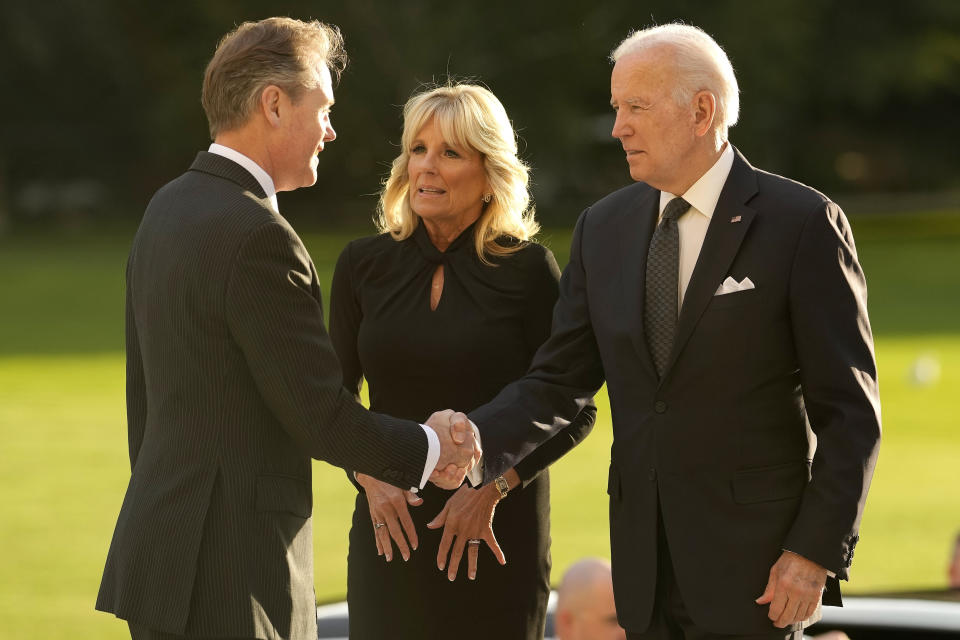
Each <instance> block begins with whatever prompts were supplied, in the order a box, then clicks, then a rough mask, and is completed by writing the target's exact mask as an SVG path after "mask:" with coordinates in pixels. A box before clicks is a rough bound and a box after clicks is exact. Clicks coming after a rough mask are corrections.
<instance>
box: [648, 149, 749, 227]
mask: <svg viewBox="0 0 960 640" xmlns="http://www.w3.org/2000/svg"><path fill="white" fill-rule="evenodd" d="M724 144H725V145H726V146H725V147H724V149H723V151H722V152H721V153H720V157H719V158H717V161H716V162H714V163H713V166H712V167H710V169H708V170H707V172H706V173H705V174H703V175H702V176H700V179H699V180H697V181H696V182H694V183H693V186H692V187H690V188H689V189H687V192H686V193H684V194H683V195H682V196H681V197H682V198H683V199H684V200H686V201H687V202H689V203H690V207H691V208H692V209H696V210H697V211H699V212H700V213H702V214H703V215H705V216H707V218H712V217H713V211H714V209H716V208H717V200H719V199H720V192H721V191H723V185H724V184H726V182H727V177H728V176H729V175H730V169H731V168H732V167H733V145H732V144H730V143H729V142H725V143H724ZM676 197H677V196H676V195H674V194H672V193H668V192H666V191H661V192H660V213H663V209H664V207H666V206H667V203H668V202H670V201H671V200H673V199H674V198H676Z"/></svg>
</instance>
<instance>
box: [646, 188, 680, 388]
mask: <svg viewBox="0 0 960 640" xmlns="http://www.w3.org/2000/svg"><path fill="white" fill-rule="evenodd" d="M689 209H690V203H689V202H687V201H686V200H684V199H683V198H674V199H673V200H671V201H670V202H668V203H667V206H666V208H664V210H663V216H662V219H661V221H660V225H659V226H658V227H657V229H656V231H654V232H653V238H651V240H650V251H649V252H648V253H647V278H646V287H647V288H646V301H645V304H644V307H643V319H644V325H645V326H646V329H647V344H648V345H649V346H650V353H651V355H653V363H654V365H656V367H657V375H659V376H660V377H663V370H664V368H665V367H666V366H667V358H669V357H670V350H671V349H672V348H673V338H674V335H675V334H676V332H677V316H678V315H679V311H678V309H677V300H678V298H679V297H680V285H679V278H680V275H679V274H680V231H679V229H678V228H677V220H678V219H679V218H680V216H682V215H683V214H685V213H686V212H687V211H688V210H689Z"/></svg>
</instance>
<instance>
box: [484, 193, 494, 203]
mask: <svg viewBox="0 0 960 640" xmlns="http://www.w3.org/2000/svg"><path fill="white" fill-rule="evenodd" d="M491 200H493V194H492V193H485V194H483V201H484V202H485V203H489V202H490V201H491Z"/></svg>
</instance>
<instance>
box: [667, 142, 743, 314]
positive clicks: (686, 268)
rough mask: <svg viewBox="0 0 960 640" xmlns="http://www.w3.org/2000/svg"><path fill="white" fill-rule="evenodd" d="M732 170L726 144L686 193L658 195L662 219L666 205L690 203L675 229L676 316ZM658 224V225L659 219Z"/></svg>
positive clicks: (728, 147) (729, 147)
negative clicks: (677, 252)
mask: <svg viewBox="0 0 960 640" xmlns="http://www.w3.org/2000/svg"><path fill="white" fill-rule="evenodd" d="M731 167H733V146H732V145H731V144H730V143H729V142H727V143H725V146H724V149H723V151H722V152H721V153H720V157H719V158H717V161H716V162H715V163H714V164H713V166H712V167H710V169H708V170H707V172H706V173H705V174H703V175H702V176H700V179H699V180H697V181H696V182H694V183H693V186H692V187H690V188H689V189H687V191H686V193H684V194H681V195H679V196H678V195H677V194H673V193H668V192H666V191H661V192H660V217H661V218H662V217H663V210H664V208H665V207H666V206H667V203H668V202H670V201H671V200H673V199H674V198H676V197H680V198H683V199H684V200H686V201H687V202H689V203H690V210H689V211H688V212H687V213H685V214H684V215H682V216H681V217H680V219H679V220H677V229H678V230H679V232H680V277H679V278H678V279H677V284H678V285H679V291H677V296H678V304H677V310H678V312H679V310H680V308H681V307H682V306H683V297H684V295H685V294H686V293H687V285H688V284H690V276H692V275H693V269H694V267H696V266H697V258H699V257H700V249H701V248H702V247H703V239H704V238H705V237H706V235H707V227H708V226H710V219H711V218H713V211H714V209H716V208H717V200H719V199H720V192H721V191H723V185H724V184H726V182H727V176H729V175H730V169H731ZM657 224H660V219H659V218H658V219H657Z"/></svg>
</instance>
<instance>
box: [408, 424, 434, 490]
mask: <svg viewBox="0 0 960 640" xmlns="http://www.w3.org/2000/svg"><path fill="white" fill-rule="evenodd" d="M420 427H421V428H422V429H423V432H424V433H425V434H426V436H427V463H426V464H425V465H424V467H423V475H422V476H420V486H419V487H410V491H412V492H413V493H417V492H418V491H419V490H420V489H423V488H424V487H425V486H426V484H427V480H429V479H430V474H431V473H432V472H433V470H434V469H436V468H437V462H439V461H440V438H438V437H437V434H436V432H435V431H434V430H433V429H431V428H430V427H428V426H426V425H423V424H421V425H420Z"/></svg>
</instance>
